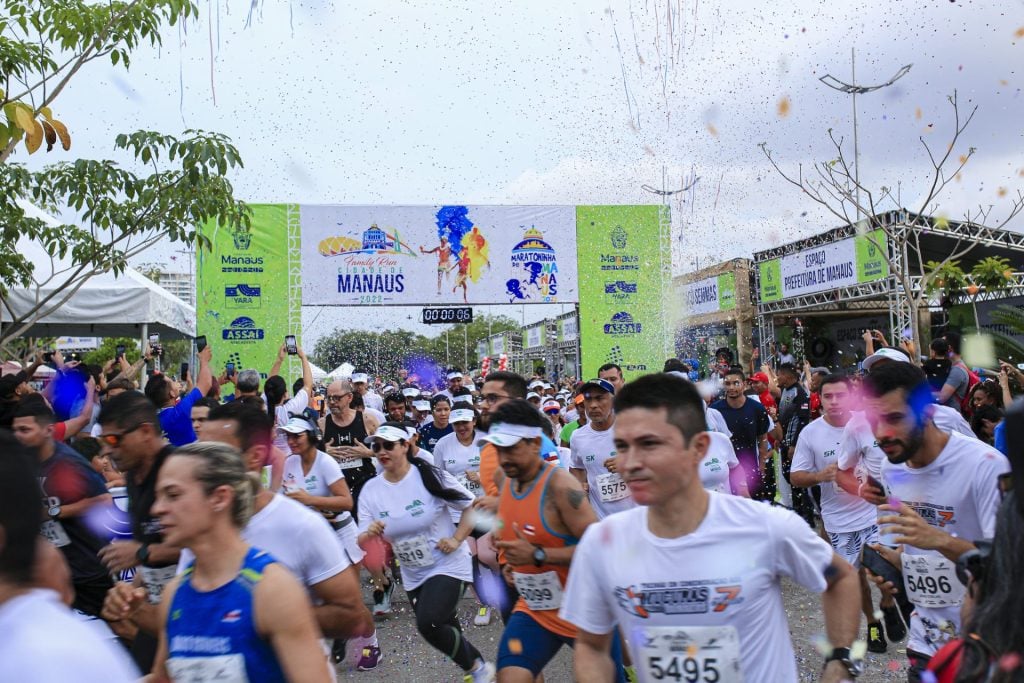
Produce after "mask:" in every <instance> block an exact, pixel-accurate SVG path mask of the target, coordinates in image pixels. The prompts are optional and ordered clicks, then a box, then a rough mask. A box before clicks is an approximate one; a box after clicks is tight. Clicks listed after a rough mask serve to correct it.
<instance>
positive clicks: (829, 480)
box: [789, 375, 886, 652]
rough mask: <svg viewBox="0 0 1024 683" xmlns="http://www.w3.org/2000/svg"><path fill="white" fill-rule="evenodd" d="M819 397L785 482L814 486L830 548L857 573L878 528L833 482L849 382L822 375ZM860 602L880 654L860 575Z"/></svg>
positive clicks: (879, 636)
mask: <svg viewBox="0 0 1024 683" xmlns="http://www.w3.org/2000/svg"><path fill="white" fill-rule="evenodd" d="M819 395H820V396H821V407H822V411H823V415H822V416H821V417H819V418H818V419H816V420H814V421H813V422H811V423H810V424H809V425H807V426H806V427H804V429H803V431H801V432H800V436H799V437H797V441H796V451H795V453H794V455H793V462H792V465H791V466H790V473H789V476H790V482H791V483H792V485H793V486H797V487H802V488H810V487H812V486H817V487H818V490H819V491H820V493H821V498H820V503H819V505H820V506H821V520H822V522H823V523H824V526H825V533H826V534H827V535H828V540H829V542H830V543H831V544H832V549H833V550H835V551H836V553H837V554H838V555H839V556H840V557H842V558H843V559H844V560H846V561H847V562H849V563H850V564H851V565H853V566H854V567H857V568H860V566H861V559H860V556H861V550H862V549H863V547H864V544H866V543H877V542H878V524H877V520H876V513H875V506H874V505H872V504H870V503H868V502H866V501H865V500H864V499H862V498H860V497H859V496H857V495H856V494H854V493H848V492H847V491H846V490H845V489H843V488H842V487H841V486H840V485H839V482H837V481H836V475H837V473H838V472H839V464H838V460H839V453H840V444H841V443H842V440H843V429H844V428H845V427H846V423H847V422H848V421H849V420H850V399H851V395H850V380H848V379H847V378H846V377H844V376H842V375H827V376H825V377H824V378H823V379H822V380H821V383H820V385H819ZM860 601H861V609H862V610H863V611H864V616H865V618H866V619H867V622H868V650H870V651H871V652H885V650H886V642H885V630H884V629H883V628H882V623H881V622H880V621H878V620H877V619H876V618H875V617H874V613H875V607H874V605H873V604H872V601H871V586H870V585H869V584H868V580H867V575H866V574H865V573H864V572H860Z"/></svg>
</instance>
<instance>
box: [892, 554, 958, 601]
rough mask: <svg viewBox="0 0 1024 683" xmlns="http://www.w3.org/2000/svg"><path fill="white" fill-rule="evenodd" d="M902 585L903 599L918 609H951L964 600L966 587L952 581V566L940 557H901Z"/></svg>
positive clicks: (954, 574) (953, 566) (954, 566)
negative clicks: (904, 595)
mask: <svg viewBox="0 0 1024 683" xmlns="http://www.w3.org/2000/svg"><path fill="white" fill-rule="evenodd" d="M902 560H903V582H904V583H905V584H906V586H907V598H908V599H909V600H910V602H912V603H914V604H915V605H917V606H918V607H953V606H956V605H959V604H960V603H961V602H963V600H964V595H965V594H966V593H967V587H966V586H964V585H963V584H962V583H960V579H958V578H957V577H956V563H955V562H951V561H950V560H947V559H946V558H945V557H942V556H941V555H909V554H907V553H903V555H902Z"/></svg>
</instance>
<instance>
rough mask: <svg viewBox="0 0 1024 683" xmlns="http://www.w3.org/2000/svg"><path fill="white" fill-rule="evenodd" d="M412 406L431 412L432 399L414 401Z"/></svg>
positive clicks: (421, 410)
mask: <svg viewBox="0 0 1024 683" xmlns="http://www.w3.org/2000/svg"><path fill="white" fill-rule="evenodd" d="M412 407H413V408H415V409H416V410H418V411H420V412H421V413H428V412H430V401H413V402H412Z"/></svg>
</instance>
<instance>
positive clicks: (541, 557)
mask: <svg viewBox="0 0 1024 683" xmlns="http://www.w3.org/2000/svg"><path fill="white" fill-rule="evenodd" d="M547 561H548V554H547V553H546V552H545V551H544V548H541V547H540V546H537V547H536V548H534V550H533V564H534V565H536V566H538V567H539V566H541V565H542V564H544V563H545V562H547Z"/></svg>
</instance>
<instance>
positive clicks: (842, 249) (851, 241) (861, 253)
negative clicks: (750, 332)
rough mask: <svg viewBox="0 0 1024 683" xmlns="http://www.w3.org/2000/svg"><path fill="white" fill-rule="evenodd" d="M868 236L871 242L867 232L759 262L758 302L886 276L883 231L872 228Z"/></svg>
mask: <svg viewBox="0 0 1024 683" xmlns="http://www.w3.org/2000/svg"><path fill="white" fill-rule="evenodd" d="M871 235H872V236H873V237H874V241H872V239H871V238H870V237H868V235H858V236H857V237H849V238H847V239H844V240H839V241H838V242H832V243H831V244H823V245H821V246H820V247H815V248H813V249H804V250H801V251H798V252H796V253H794V254H789V255H788V256H783V257H781V258H777V259H772V260H770V261H764V262H762V263H760V264H759V265H758V268H759V272H760V276H761V277H760V281H761V287H760V296H761V301H778V300H780V299H783V298H786V297H791V296H802V295H804V294H814V293H815V292H824V291H827V290H830V289H838V288H840V287H849V286H851V285H856V284H862V283H865V282H872V281H874V280H881V279H882V278H885V277H888V276H889V262H888V260H887V251H888V242H887V240H886V235H885V231H883V230H875V231H874V232H873V233H871ZM876 245H877V246H876ZM879 247H880V248H879Z"/></svg>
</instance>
